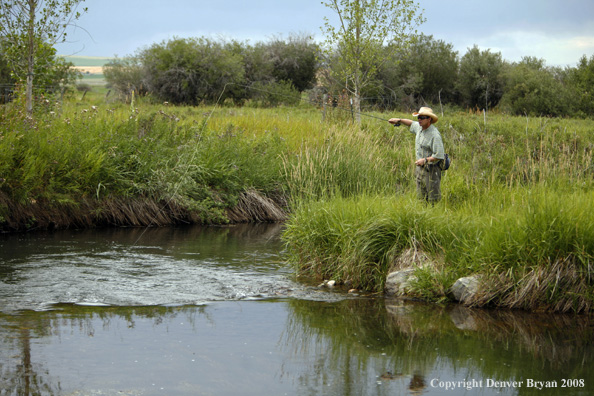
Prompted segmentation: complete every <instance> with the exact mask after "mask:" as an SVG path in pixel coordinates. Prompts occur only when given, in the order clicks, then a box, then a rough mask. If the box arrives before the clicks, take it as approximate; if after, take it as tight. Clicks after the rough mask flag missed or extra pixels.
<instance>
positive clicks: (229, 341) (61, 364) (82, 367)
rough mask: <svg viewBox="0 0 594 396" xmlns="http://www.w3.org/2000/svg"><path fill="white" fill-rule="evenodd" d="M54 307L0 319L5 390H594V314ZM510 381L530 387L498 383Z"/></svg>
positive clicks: (341, 305)
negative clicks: (571, 382)
mask: <svg viewBox="0 0 594 396" xmlns="http://www.w3.org/2000/svg"><path fill="white" fill-rule="evenodd" d="M55 308H56V310H54V311H45V312H33V311H26V312H22V313H20V314H18V315H8V314H0V339H1V340H2V341H1V342H2V346H1V350H0V358H1V359H0V361H1V362H3V363H2V366H1V367H2V370H1V372H0V386H1V389H3V391H2V394H11V395H12V394H14V395H106V394H107V395H110V394H114V395H115V394H119V395H121V394H127V395H157V394H168V395H196V394H211V395H232V394H233V395H237V394H241V395H261V394H271V395H276V394H291V395H320V394H323V395H396V394H398V395H418V394H435V395H438V394H463V393H466V394H508V395H516V394H517V395H525V394H535V393H538V392H541V393H539V394H542V391H540V390H539V389H537V388H536V387H534V386H533V387H528V386H527V380H529V379H531V380H534V381H549V382H550V383H552V382H553V381H555V382H556V383H557V384H558V386H559V387H560V386H561V384H562V380H563V379H567V378H573V379H581V380H583V381H584V386H579V383H576V385H577V386H575V387H572V388H569V389H568V388H566V389H560V388H559V389H556V390H557V391H560V390H562V391H563V392H557V393H560V394H567V395H586V394H590V391H591V389H592V388H591V384H592V381H593V380H594V378H593V377H594V376H593V371H594V370H593V369H592V358H593V349H592V345H591V342H590V340H591V339H592V333H593V330H594V328H593V326H592V323H591V321H590V319H589V318H588V317H585V316H575V317H573V316H563V315H535V316H534V315H526V314H522V313H512V312H501V311H482V310H467V309H461V308H460V307H441V308H438V307H435V306H432V305H425V304H418V303H411V302H406V301H392V300H387V301H386V300H383V299H345V300H342V301H337V302H324V301H311V300H299V299H284V300H268V301H239V302H218V303H213V304H209V305H205V306H200V307H198V306H186V307H103V308H98V307H84V306H75V305H59V306H57V307H55ZM509 381H523V385H522V386H520V387H510V386H503V387H502V386H493V384H502V383H505V382H509ZM446 384H456V386H457V387H458V388H457V389H456V391H452V389H451V388H450V389H448V390H446V389H445V388H446ZM489 384H490V386H488V385H489ZM450 386H452V385H450ZM557 393H549V394H557Z"/></svg>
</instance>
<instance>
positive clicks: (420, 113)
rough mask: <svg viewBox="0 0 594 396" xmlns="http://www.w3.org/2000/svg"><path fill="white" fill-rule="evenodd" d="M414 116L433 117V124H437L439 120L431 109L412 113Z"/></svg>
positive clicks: (427, 108)
mask: <svg viewBox="0 0 594 396" xmlns="http://www.w3.org/2000/svg"><path fill="white" fill-rule="evenodd" d="M412 115H413V116H415V117H417V116H420V115H425V116H429V117H431V121H432V122H431V123H432V124H435V123H436V122H437V120H439V118H438V117H437V116H436V115H435V114H433V110H431V108H429V107H421V108H420V109H419V111H417V112H414V113H412Z"/></svg>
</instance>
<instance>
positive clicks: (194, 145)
mask: <svg viewBox="0 0 594 396" xmlns="http://www.w3.org/2000/svg"><path fill="white" fill-rule="evenodd" d="M137 105H138V106H133V107H131V106H130V105H122V104H119V105H111V104H110V105H101V104H97V105H94V104H92V103H80V102H77V103H65V105H64V106H63V107H62V108H59V107H58V108H56V107H52V108H51V109H48V111H46V112H45V113H44V114H39V115H36V117H35V119H34V120H30V119H28V118H27V117H25V116H24V115H23V114H21V113H20V112H18V111H16V110H14V109H12V108H10V107H3V108H2V112H1V113H0V178H1V181H0V223H1V224H2V227H3V229H5V230H24V229H36V228H37V229H39V228H48V227H72V226H78V227H88V226H96V225H124V226H129V225H133V226H147V225H154V226H159V225H167V224H177V223H225V222H228V221H249V220H254V219H255V220H264V221H278V220H279V219H280V218H283V217H284V213H283V210H284V209H285V208H283V203H284V202H285V190H286V188H285V185H286V183H284V182H283V181H282V179H281V176H280V175H281V174H282V166H283V164H282V160H281V156H282V153H286V152H287V150H288V147H289V144H291V143H290V142H289V141H288V139H287V137H286V133H287V131H288V132H290V131H291V128H285V126H288V125H289V121H288V120H286V117H283V116H281V115H278V114H276V115H270V116H268V120H267V122H266V125H264V123H263V122H262V121H258V122H252V121H254V120H262V119H263V118H264V115H263V113H261V112H258V111H257V110H253V111H252V110H246V111H243V110H238V109H221V108H217V109H213V108H210V109H207V108H189V107H188V108H171V107H168V106H164V105H160V106H156V105H151V104H148V103H146V104H138V103H137ZM246 125H248V126H246ZM281 131H282V132H281ZM283 133H284V134H285V136H283Z"/></svg>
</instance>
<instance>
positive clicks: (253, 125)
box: [0, 93, 594, 312]
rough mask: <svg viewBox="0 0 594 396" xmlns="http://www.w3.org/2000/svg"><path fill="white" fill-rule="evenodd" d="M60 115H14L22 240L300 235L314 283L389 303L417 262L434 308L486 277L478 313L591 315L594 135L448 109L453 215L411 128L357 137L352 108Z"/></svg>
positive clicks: (9, 199) (3, 137)
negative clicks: (78, 233) (143, 231)
mask: <svg viewBox="0 0 594 396" xmlns="http://www.w3.org/2000/svg"><path fill="white" fill-rule="evenodd" d="M44 111H45V112H40V114H39V115H38V116H37V117H36V119H35V120H34V121H32V120H29V119H27V118H26V117H24V116H23V114H22V113H20V112H19V111H18V108H17V107H13V106H4V107H2V112H1V113H0V225H1V226H2V228H3V229H4V230H5V231H14V230H35V229H47V228H64V227H94V226H108V225H109V226H161V225H171V224H187V223H209V224H224V223H227V222H235V221H279V220H284V219H286V232H285V234H284V239H285V241H286V243H287V253H288V259H289V260H290V262H291V263H292V264H293V265H294V266H295V270H296V273H298V274H299V275H300V276H307V277H313V278H317V279H320V280H323V279H335V280H336V281H337V282H338V283H339V284H345V285H347V284H348V285H351V286H352V287H356V288H361V289H364V290H369V291H376V292H381V291H382V290H383V286H384V281H385V277H386V275H387V273H388V272H389V271H390V270H391V269H397V268H399V267H402V266H404V265H405V264H411V263H404V262H403V260H402V257H403V253H406V252H413V253H415V254H417V256H418V257H426V260H424V261H423V262H422V263H421V262H413V263H412V264H413V265H416V268H417V269H416V272H415V274H416V279H417V280H416V282H415V283H414V284H413V290H412V292H411V293H412V295H414V296H416V297H419V298H423V299H427V300H433V301H444V300H447V299H448V296H447V289H448V288H449V287H450V286H451V284H452V282H453V281H454V280H455V279H458V278H460V277H463V276H467V275H473V274H478V275H480V276H481V277H482V279H484V280H485V282H484V285H485V287H484V289H483V293H482V294H481V295H480V296H479V297H480V298H478V299H477V300H476V301H474V302H473V303H474V304H476V305H496V306H508V307H516V308H525V309H546V310H556V311H575V312H586V311H590V310H591V307H592V302H593V300H594V290H593V289H592V285H593V284H594V280H593V279H592V276H591V274H592V270H593V269H594V268H593V258H594V214H593V213H594V212H592V211H591V210H590V208H591V207H592V203H593V202H594V195H593V191H594V189H593V187H594V162H593V158H592V156H593V153H594V146H593V143H592V142H593V141H594V128H592V126H593V124H592V121H591V120H583V119H555V118H542V117H533V118H528V117H509V116H507V115H505V114H495V113H490V114H489V115H488V117H487V118H485V117H484V116H483V115H482V114H474V113H469V112H456V111H449V110H448V109H447V108H446V109H445V112H444V115H443V116H442V117H441V119H440V120H439V123H438V124H437V126H438V128H439V129H440V131H441V132H442V135H443V137H444V143H445V146H446V151H447V152H448V153H449V154H450V156H451V157H452V159H453V163H452V167H451V168H450V170H448V171H447V173H446V175H445V178H444V181H443V199H442V201H441V202H440V203H438V204H437V205H435V206H426V205H424V204H423V203H421V202H418V201H417V200H416V199H415V186H414V182H413V180H412V177H411V176H412V174H413V168H414V165H413V162H414V139H413V137H412V136H411V135H410V134H409V133H408V132H407V131H406V129H405V128H402V127H401V128H393V127H392V126H390V125H389V124H388V123H386V122H383V121H380V120H377V119H374V118H369V117H364V118H363V123H362V124H361V125H357V124H353V123H352V121H351V116H350V113H348V112H343V111H341V110H340V109H333V110H329V111H328V113H327V114H325V116H324V117H322V112H321V110H320V109H317V108H314V107H312V106H310V105H309V104H307V103H303V104H302V105H300V106H298V107H278V108H275V109H263V108H255V107H250V104H249V103H248V104H247V105H246V106H244V107H241V108H237V107H228V106H224V105H221V104H219V105H217V106H209V107H190V106H179V107H176V106H168V105H166V104H155V103H151V102H150V101H149V99H148V98H135V102H134V103H128V104H125V103H113V102H110V103H107V102H106V101H105V98H104V96H103V95H100V94H92V93H90V94H89V95H86V96H85V97H84V100H74V99H73V100H72V101H69V102H65V103H64V104H63V106H62V107H61V108H54V109H52V108H48V109H47V110H44ZM370 115H371V114H370ZM373 115H375V116H377V117H379V118H383V119H386V118H389V117H391V116H395V117H410V115H408V114H404V113H399V112H395V113H393V114H381V113H373ZM487 286H488V287H487Z"/></svg>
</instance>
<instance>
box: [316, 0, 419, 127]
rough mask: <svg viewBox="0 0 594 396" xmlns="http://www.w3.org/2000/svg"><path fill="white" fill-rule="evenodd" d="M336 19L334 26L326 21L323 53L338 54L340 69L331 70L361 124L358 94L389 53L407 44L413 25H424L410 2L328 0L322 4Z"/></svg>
mask: <svg viewBox="0 0 594 396" xmlns="http://www.w3.org/2000/svg"><path fill="white" fill-rule="evenodd" d="M323 4H324V5H326V6H327V7H328V8H330V9H331V10H332V11H334V12H335V13H336V14H337V16H338V19H339V23H338V25H337V26H333V25H332V24H331V23H330V21H329V19H328V18H325V28H324V31H325V35H326V48H325V50H326V52H327V54H329V55H330V54H336V53H338V59H340V60H341V63H342V65H341V66H342V67H339V68H336V69H335V70H333V73H334V74H335V78H336V79H338V80H339V81H343V82H344V83H345V88H346V89H347V91H348V92H349V93H350V94H351V95H352V96H353V107H354V110H355V111H356V113H357V120H358V121H360V115H359V112H360V109H361V101H360V96H361V92H362V90H363V89H365V87H367V86H368V85H370V84H372V83H374V82H375V81H376V79H375V77H376V74H377V70H378V67H380V66H381V65H382V64H383V62H385V61H386V59H390V58H391V56H390V51H395V50H399V49H401V48H403V47H405V46H407V45H408V44H409V43H410V37H411V34H414V33H416V31H415V28H416V26H418V25H420V24H421V23H423V22H424V19H423V18H422V16H421V14H420V13H419V8H418V5H417V4H416V3H415V2H414V1H412V0H331V1H327V2H324V3H323Z"/></svg>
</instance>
